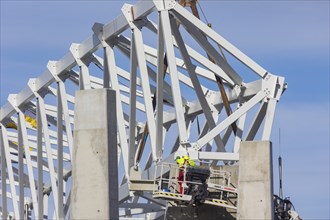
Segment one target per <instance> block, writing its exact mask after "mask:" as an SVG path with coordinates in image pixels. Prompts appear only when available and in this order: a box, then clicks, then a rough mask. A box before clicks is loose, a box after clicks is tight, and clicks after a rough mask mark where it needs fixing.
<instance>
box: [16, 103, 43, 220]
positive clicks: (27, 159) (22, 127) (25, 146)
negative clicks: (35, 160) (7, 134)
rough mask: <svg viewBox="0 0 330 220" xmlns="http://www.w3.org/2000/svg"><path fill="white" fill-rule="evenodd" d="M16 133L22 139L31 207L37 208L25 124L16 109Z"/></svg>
mask: <svg viewBox="0 0 330 220" xmlns="http://www.w3.org/2000/svg"><path fill="white" fill-rule="evenodd" d="M18 112H19V114H18V128H19V130H18V132H19V137H21V138H22V145H23V149H24V151H25V152H24V157H25V162H26V166H27V171H28V178H29V184H30V190H31V196H32V202H33V206H37V204H38V201H37V193H36V186H35V182H34V181H35V179H34V173H33V167H32V162H31V154H30V144H29V141H28V136H27V135H28V134H27V129H26V122H25V116H24V114H23V112H22V111H21V110H20V109H18ZM38 216H39V215H38V210H37V209H36V211H35V218H36V219H37V218H38Z"/></svg>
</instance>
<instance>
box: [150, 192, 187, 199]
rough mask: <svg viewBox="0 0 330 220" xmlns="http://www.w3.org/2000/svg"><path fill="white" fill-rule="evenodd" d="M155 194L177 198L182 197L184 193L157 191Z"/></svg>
mask: <svg viewBox="0 0 330 220" xmlns="http://www.w3.org/2000/svg"><path fill="white" fill-rule="evenodd" d="M155 194H159V195H164V196H172V197H177V198H182V195H180V194H176V193H168V192H156V193H155Z"/></svg>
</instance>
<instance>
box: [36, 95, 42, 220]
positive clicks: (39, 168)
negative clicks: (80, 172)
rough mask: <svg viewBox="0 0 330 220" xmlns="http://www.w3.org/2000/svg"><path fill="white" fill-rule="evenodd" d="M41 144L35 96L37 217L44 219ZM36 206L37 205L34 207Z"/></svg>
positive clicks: (39, 121)
mask: <svg viewBox="0 0 330 220" xmlns="http://www.w3.org/2000/svg"><path fill="white" fill-rule="evenodd" d="M42 148H43V144H42V122H41V113H40V104H39V98H37V169H38V188H37V189H38V214H39V219H44V198H43V197H44V195H43V191H44V182H43V181H44V180H43V157H42V152H43V149H42ZM34 208H37V207H34Z"/></svg>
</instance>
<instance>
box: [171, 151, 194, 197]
mask: <svg viewBox="0 0 330 220" xmlns="http://www.w3.org/2000/svg"><path fill="white" fill-rule="evenodd" d="M175 161H176V163H177V164H178V166H179V176H178V183H179V186H180V194H182V193H183V192H184V191H183V187H182V183H183V181H184V175H185V173H184V170H185V166H191V167H194V166H195V165H196V163H195V161H193V160H191V159H190V158H189V156H187V155H186V156H183V157H180V156H177V157H176V159H175Z"/></svg>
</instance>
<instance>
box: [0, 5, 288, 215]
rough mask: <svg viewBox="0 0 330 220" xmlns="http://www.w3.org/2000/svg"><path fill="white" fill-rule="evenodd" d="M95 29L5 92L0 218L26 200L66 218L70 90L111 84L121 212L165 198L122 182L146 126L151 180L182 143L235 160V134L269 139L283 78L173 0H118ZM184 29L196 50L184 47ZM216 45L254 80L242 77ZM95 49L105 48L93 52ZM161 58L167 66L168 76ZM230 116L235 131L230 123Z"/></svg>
mask: <svg viewBox="0 0 330 220" xmlns="http://www.w3.org/2000/svg"><path fill="white" fill-rule="evenodd" d="M154 12H155V13H158V14H157V16H156V17H157V20H156V21H153V20H152V19H151V18H150V17H152V16H149V15H150V14H152V13H154ZM178 25H180V26H182V27H178ZM182 28H184V29H186V30H187V32H183V31H182ZM92 29H93V32H94V34H93V35H92V36H91V37H89V38H88V39H86V40H85V41H83V42H82V43H80V44H72V45H71V47H70V49H69V52H68V53H67V54H66V55H65V56H64V57H63V58H61V59H60V60H58V61H49V63H48V64H47V68H46V70H45V72H44V73H43V74H42V75H40V76H39V77H38V78H36V79H31V80H30V81H29V82H28V86H27V87H26V88H24V89H23V90H22V91H21V92H20V93H18V94H16V95H11V96H9V98H8V103H6V104H5V105H4V106H3V107H1V109H0V128H1V136H0V145H1V151H0V152H1V180H2V181H1V183H2V185H1V187H2V191H1V195H2V207H1V212H2V215H3V216H2V217H3V218H6V217H7V216H8V215H9V213H12V214H11V215H13V216H15V217H16V218H20V217H22V215H23V212H24V205H25V203H26V202H28V203H29V201H30V202H32V203H33V210H32V215H33V217H34V218H38V217H40V216H47V217H49V218H54V219H63V218H65V217H66V216H68V211H69V207H70V200H71V199H70V197H71V196H70V195H71V193H70V190H71V189H70V187H67V185H68V183H69V182H70V177H71V165H70V162H71V153H72V151H73V149H72V148H73V136H72V133H73V126H74V121H73V117H74V109H73V107H74V96H73V94H72V93H73V92H72V91H74V90H79V89H80V90H87V89H94V88H112V89H114V90H115V91H116V92H117V98H116V102H117V109H116V111H117V115H118V118H117V124H118V137H117V138H118V143H119V145H118V152H119V155H118V158H120V159H121V161H119V165H120V166H121V168H120V169H121V171H122V172H121V173H123V177H122V180H123V181H122V182H121V184H120V189H119V190H120V192H119V201H118V202H119V203H120V213H121V216H122V218H123V219H124V217H125V218H129V216H133V217H134V215H142V216H144V217H146V218H147V217H148V219H153V218H156V217H157V216H161V215H163V214H164V212H163V210H164V203H163V202H162V201H159V200H155V199H154V198H152V195H151V194H150V193H148V192H142V191H130V190H129V185H130V184H131V183H130V178H131V176H130V175H131V173H130V168H131V167H132V166H134V165H136V164H135V162H136V154H137V151H140V150H141V149H138V148H137V146H138V145H139V142H140V141H141V139H142V138H143V135H142V134H143V129H144V127H146V126H147V127H148V134H149V135H148V140H150V141H149V142H148V143H147V146H146V147H145V148H144V151H142V150H141V153H142V155H143V156H142V158H143V160H144V163H140V164H139V169H140V170H141V178H144V179H152V178H154V168H155V167H154V166H155V164H156V162H159V161H166V162H173V161H174V155H175V154H176V153H177V151H178V150H182V149H186V150H187V153H189V154H190V156H191V157H192V158H194V159H196V160H202V161H212V164H213V165H216V164H217V163H218V162H219V161H224V162H228V161H238V160H239V145H240V142H241V141H242V140H256V138H257V137H258V134H259V136H260V140H269V138H270V134H271V127H272V123H273V120H274V114H275V108H276V104H277V102H278V101H279V99H280V97H281V95H282V93H283V92H284V90H285V89H286V84H285V82H284V78H283V77H279V76H275V75H272V74H270V73H269V72H267V71H266V70H265V69H264V68H262V67H261V66H260V65H258V64H257V63H255V62H254V61H253V60H252V59H251V58H249V57H248V56H247V55H245V54H244V53H242V52H241V51H240V50H238V49H237V48H236V47H235V46H233V45H232V44H231V43H229V42H228V41H227V40H225V39H224V38H223V37H222V36H221V35H219V34H218V33H216V32H215V31H214V30H212V29H210V28H209V27H208V26H207V25H206V24H204V23H203V22H201V21H200V20H198V19H197V18H195V17H194V16H193V15H192V14H191V13H189V12H188V11H187V10H186V9H184V8H183V7H182V6H180V5H179V4H177V3H176V2H175V1H167V0H164V1H158V0H155V1H140V2H138V3H137V4H135V5H128V4H125V5H124V7H123V9H122V14H121V15H120V16H119V17H117V18H116V19H115V20H114V21H112V22H110V23H108V24H105V25H103V24H100V23H95V24H94V26H93V28H92ZM129 29H130V30H131V31H130V33H129V35H128V36H127V34H126V32H125V31H126V30H129ZM148 31H149V32H148ZM150 32H151V35H153V36H155V37H156V46H155V47H152V46H151V43H150V42H149V36H147V35H146V33H148V34H150ZM151 35H150V36H151ZM186 36H189V38H191V39H194V40H195V42H196V43H197V44H199V45H200V46H201V49H196V48H193V47H192V46H190V43H191V42H190V41H186V40H185V39H186ZM209 42H212V43H209ZM213 43H215V45H218V46H220V47H221V48H223V49H225V50H226V51H227V52H228V54H230V55H231V56H233V57H234V58H236V59H237V60H239V61H240V62H241V63H243V64H244V65H246V66H247V67H248V68H250V69H251V70H252V71H253V72H255V73H256V75H257V77H259V79H258V80H256V81H253V82H244V80H243V78H242V77H241V76H240V74H239V72H236V70H235V66H231V65H230V63H228V62H227V59H225V57H224V55H223V54H222V53H221V52H220V51H218V49H217V48H215V47H213ZM99 50H101V52H102V53H98V54H103V55H96V54H95V52H97V51H99ZM117 55H118V56H121V57H122V56H124V57H126V58H127V61H128V62H126V63H124V62H125V61H124V60H120V59H117ZM207 55H210V56H211V57H212V59H213V60H214V61H215V63H212V62H211V61H209V59H208V58H207ZM102 56H103V57H102ZM164 58H165V59H164ZM115 59H116V60H115ZM164 61H165V62H166V66H168V68H167V70H165V76H163V71H164V70H163V69H164V66H165V62H164ZM92 65H96V66H97V67H98V68H100V69H101V70H100V71H97V70H95V69H93V68H91V66H92ZM77 69H79V71H77ZM215 76H217V77H220V78H221V79H222V80H223V81H224V85H225V87H226V95H227V97H228V100H229V103H230V104H231V105H236V107H237V108H236V110H235V111H234V112H233V113H232V114H231V115H230V116H227V115H224V114H223V113H222V111H221V110H222V108H223V106H224V104H223V101H222V97H221V94H220V92H218V91H214V89H212V88H214V85H215V82H216V80H215ZM71 82H73V84H70V83H71ZM75 86H76V87H75ZM192 97H193V98H192ZM153 100H155V106H153V105H154V103H153ZM253 109H255V110H253ZM137 110H138V111H137ZM28 112H29V114H32V117H34V118H35V119H36V124H37V125H36V127H33V126H32V125H31V123H30V122H28V121H26V120H25V118H24V115H26V114H27V113H28ZM251 114H252V117H251ZM197 116H198V117H199V118H200V119H201V120H202V121H203V123H204V126H203V128H202V131H201V133H200V134H196V132H195V130H196V127H197V126H199V124H198V123H197V120H196V118H197ZM9 122H13V123H16V125H17V130H15V129H13V128H10V127H8V123H9ZM234 122H237V128H238V131H237V132H236V134H234V133H233V132H232V128H231V126H230V125H231V124H232V123H234ZM247 126H248V127H247ZM246 127H247V128H246ZM173 134H174V135H173ZM173 136H174V138H172V137H173ZM170 140H174V142H173V141H172V142H171V141H170ZM230 140H232V141H230ZM15 143H17V145H16V144H15ZM180 146H181V147H180ZM165 172H167V171H166V170H164V173H165ZM159 175H162V174H159ZM16 187H18V188H16ZM7 189H8V191H7ZM17 189H19V190H17ZM24 192H25V193H24ZM6 195H7V196H6ZM24 197H31V199H29V200H27V199H26V198H24ZM142 198H143V199H142ZM49 199H52V202H51V203H49ZM128 201H130V202H128ZM145 201H147V202H148V203H150V204H144V203H145ZM48 204H51V205H52V206H53V207H48ZM128 210H131V212H129V211H128ZM51 211H52V212H51Z"/></svg>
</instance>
